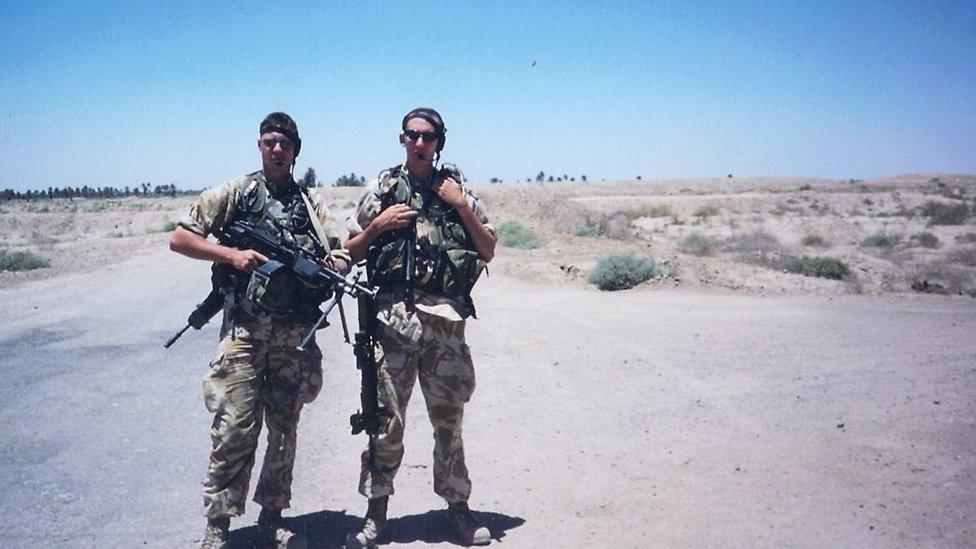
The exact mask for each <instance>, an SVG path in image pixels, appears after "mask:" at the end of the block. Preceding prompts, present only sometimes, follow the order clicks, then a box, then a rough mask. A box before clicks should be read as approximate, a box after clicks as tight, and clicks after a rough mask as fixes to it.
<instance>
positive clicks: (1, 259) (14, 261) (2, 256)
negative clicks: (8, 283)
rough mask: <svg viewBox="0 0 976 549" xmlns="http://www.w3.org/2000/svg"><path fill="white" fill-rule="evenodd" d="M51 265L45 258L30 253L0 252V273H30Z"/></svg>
mask: <svg viewBox="0 0 976 549" xmlns="http://www.w3.org/2000/svg"><path fill="white" fill-rule="evenodd" d="M50 264H51V262H50V261H48V259H47V258H44V257H41V256H39V255H37V254H35V253H34V252H31V251H21V252H11V251H9V250H0V271H30V270H33V269H41V268H44V267H47V266H49V265H50Z"/></svg>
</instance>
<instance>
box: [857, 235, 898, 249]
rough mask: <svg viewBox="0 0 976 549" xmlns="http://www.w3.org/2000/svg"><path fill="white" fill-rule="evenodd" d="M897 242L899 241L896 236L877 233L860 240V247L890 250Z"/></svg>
mask: <svg viewBox="0 0 976 549" xmlns="http://www.w3.org/2000/svg"><path fill="white" fill-rule="evenodd" d="M899 240H900V239H899V238H898V237H897V236H893V235H887V234H884V233H877V234H873V235H871V236H869V237H867V238H865V239H864V240H862V241H861V246H864V247H866V248H891V247H892V246H894V245H895V244H897V243H898V241H899Z"/></svg>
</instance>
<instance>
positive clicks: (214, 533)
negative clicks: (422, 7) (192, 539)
mask: <svg viewBox="0 0 976 549" xmlns="http://www.w3.org/2000/svg"><path fill="white" fill-rule="evenodd" d="M228 537H230V517H219V518H212V519H207V531H206V532H205V533H204V534H203V539H202V540H200V549H227V538H228Z"/></svg>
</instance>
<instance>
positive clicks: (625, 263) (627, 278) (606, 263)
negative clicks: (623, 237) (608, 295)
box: [589, 254, 660, 291]
mask: <svg viewBox="0 0 976 549" xmlns="http://www.w3.org/2000/svg"><path fill="white" fill-rule="evenodd" d="M659 272H660V270H659V269H658V266H657V264H656V263H655V262H654V261H653V260H651V259H647V258H638V257H636V256H635V255H634V254H622V255H621V254H618V255H611V256H607V257H604V258H603V259H601V260H600V261H598V262H597V264H596V266H595V267H593V269H592V270H590V274H589V281H590V282H591V283H593V284H595V285H596V287H597V288H600V289H601V290H604V291H614V290H626V289H627V288H633V287H634V286H636V285H638V284H640V283H641V282H644V281H645V280H648V279H650V278H651V277H652V276H654V275H656V274H658V273H659Z"/></svg>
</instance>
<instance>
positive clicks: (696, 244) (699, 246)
mask: <svg viewBox="0 0 976 549" xmlns="http://www.w3.org/2000/svg"><path fill="white" fill-rule="evenodd" d="M718 247H719V241H718V239H716V238H715V237H713V236H709V235H706V234H703V233H700V232H698V231H694V232H691V233H688V234H687V235H685V237H684V238H682V239H681V242H679V243H678V249H679V250H681V251H682V252H684V253H687V254H692V255H697V256H706V255H712V253H714V252H715V250H716V249H718Z"/></svg>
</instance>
